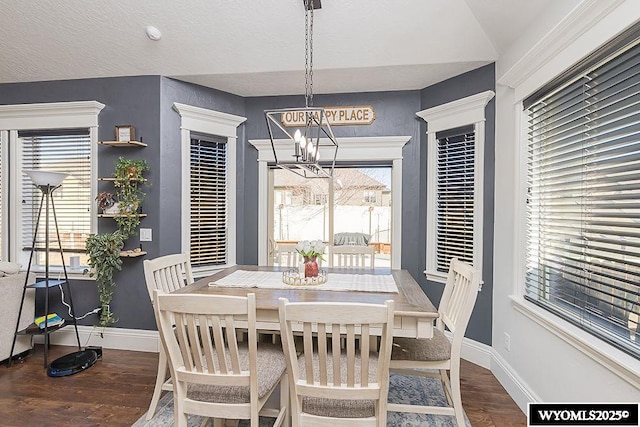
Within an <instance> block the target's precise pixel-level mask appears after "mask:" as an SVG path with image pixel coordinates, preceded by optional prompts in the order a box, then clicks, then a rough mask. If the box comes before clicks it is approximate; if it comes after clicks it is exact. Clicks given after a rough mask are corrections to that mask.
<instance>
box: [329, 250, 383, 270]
mask: <svg viewBox="0 0 640 427" xmlns="http://www.w3.org/2000/svg"><path fill="white" fill-rule="evenodd" d="M367 260H369V266H368V268H370V269H373V268H374V266H375V248H374V247H373V246H331V247H330V248H329V267H340V268H366V267H367Z"/></svg>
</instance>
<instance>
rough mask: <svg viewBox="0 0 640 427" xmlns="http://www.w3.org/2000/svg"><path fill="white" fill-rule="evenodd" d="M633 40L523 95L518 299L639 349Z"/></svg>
mask: <svg viewBox="0 0 640 427" xmlns="http://www.w3.org/2000/svg"><path fill="white" fill-rule="evenodd" d="M639 41H640V40H639V39H638V37H637V34H636V36H635V40H634V41H633V43H631V44H628V43H623V44H621V43H620V42H614V43H613V44H611V45H609V46H605V48H603V49H601V50H600V51H599V52H596V54H594V55H592V56H591V57H590V58H589V59H588V60H587V61H586V62H584V63H582V64H579V65H578V66H576V67H575V68H574V69H573V70H572V71H570V72H568V73H566V74H565V75H563V76H561V77H560V78H558V79H556V80H554V82H552V84H550V85H549V86H548V87H546V88H543V89H542V90H541V91H539V92H538V93H536V94H534V95H532V96H531V97H530V98H528V99H526V100H525V101H524V107H525V114H526V115H527V118H528V120H527V122H528V123H527V135H528V156H527V159H528V160H527V177H528V182H527V192H528V194H527V201H526V203H527V204H526V211H527V244H526V247H527V255H526V282H525V295H524V296H525V298H526V299H527V300H529V301H531V302H533V303H535V304H537V305H539V306H541V307H543V308H544V309H546V310H548V311H551V312H552V313H554V314H556V315H558V316H560V317H562V318H564V319H565V320H567V321H569V322H571V323H573V324H575V325H577V326H578V327H580V328H582V329H584V330H586V331H587V332H589V333H591V334H593V335H595V336H597V337H599V338H601V339H603V340H604V341H606V342H608V343H610V344H612V345H614V346H616V347H618V348H620V349H622V350H623V351H626V352H627V353H630V354H632V355H634V356H635V357H639V356H640V340H639V339H637V330H638V323H640V322H639V316H640V235H638V218H640V207H639V206H640V177H639V176H638V169H639V168H640V45H638V42H639Z"/></svg>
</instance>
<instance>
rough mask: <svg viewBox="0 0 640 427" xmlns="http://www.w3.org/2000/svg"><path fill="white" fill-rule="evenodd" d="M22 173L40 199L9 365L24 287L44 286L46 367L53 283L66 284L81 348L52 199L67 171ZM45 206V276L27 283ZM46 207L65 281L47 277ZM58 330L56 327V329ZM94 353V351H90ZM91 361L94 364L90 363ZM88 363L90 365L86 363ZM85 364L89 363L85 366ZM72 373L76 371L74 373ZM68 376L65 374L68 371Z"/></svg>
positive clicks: (47, 227)
mask: <svg viewBox="0 0 640 427" xmlns="http://www.w3.org/2000/svg"><path fill="white" fill-rule="evenodd" d="M23 172H24V173H25V174H27V175H28V176H29V177H30V178H31V180H32V181H33V184H34V185H35V186H36V187H37V188H38V189H39V190H40V191H41V192H42V198H41V200H40V207H39V208H38V217H37V219H36V225H35V230H34V233H33V241H32V244H31V254H30V255H29V264H28V266H27V273H26V277H25V283H24V287H23V290H22V301H21V303H20V311H19V312H18V321H17V323H16V331H15V334H14V336H13V344H12V345H11V353H10V357H9V365H10V364H11V357H12V356H13V349H14V347H15V343H16V337H17V336H18V334H20V333H21V332H20V331H18V327H19V325H20V316H21V314H22V307H23V305H24V298H25V294H26V291H27V288H30V287H31V288H36V289H39V288H44V289H45V300H44V314H45V320H44V328H43V333H44V366H45V368H47V367H48V365H47V359H48V350H49V334H50V332H52V331H50V329H52V328H53V327H51V326H49V324H48V323H49V322H48V318H47V315H48V314H49V288H50V287H53V286H65V285H66V288H67V295H69V306H70V312H71V316H72V319H71V321H72V323H73V327H74V328H75V334H76V340H77V342H78V350H79V351H78V353H82V352H81V351H80V350H81V347H80V335H79V334H78V325H77V321H76V315H75V311H74V309H73V298H72V297H71V289H70V286H69V277H68V276H67V267H66V266H65V263H64V253H63V250H62V243H61V241H60V231H59V229H58V219H57V216H56V208H55V204H54V202H53V192H54V191H55V190H57V189H58V188H60V187H61V184H62V181H63V180H64V179H65V178H66V177H67V176H68V174H66V173H61V172H53V171H44V170H24V171H23ZM43 205H44V207H45V230H44V236H45V237H44V244H45V267H44V268H45V271H44V279H43V280H40V281H36V283H35V284H33V285H27V281H28V280H29V279H28V278H29V273H30V271H31V263H32V261H33V254H34V252H35V251H36V243H37V241H38V228H39V226H40V220H41V217H42V207H43ZM49 209H51V212H52V214H53V220H54V225H55V228H56V238H57V241H58V248H59V250H60V258H61V260H62V270H63V272H64V281H60V280H52V279H51V278H50V275H49V249H50V247H49V243H50V240H49V229H50V224H49ZM56 329H58V328H56ZM28 330H29V328H27V330H25V331H23V332H24V333H26V334H29V331H28ZM39 332H40V331H38V330H36V331H35V333H39ZM93 353H94V354H95V352H93ZM72 354H75V353H72ZM67 356H71V355H67ZM67 356H63V358H65V357H67ZM61 359H62V358H60V359H57V360H56V361H54V362H52V363H51V365H52V366H53V365H54V364H56V362H57V361H58V360H61ZM92 364H93V363H92ZM89 366H90V365H89ZM87 367H88V366H87ZM49 371H51V367H50V366H49ZM74 373H75V372H74ZM49 374H51V372H49ZM67 375H68V374H67Z"/></svg>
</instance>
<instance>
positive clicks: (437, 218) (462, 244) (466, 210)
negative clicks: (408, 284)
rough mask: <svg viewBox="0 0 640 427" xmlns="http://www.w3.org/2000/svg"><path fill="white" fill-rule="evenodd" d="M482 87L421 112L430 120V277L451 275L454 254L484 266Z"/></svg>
mask: <svg viewBox="0 0 640 427" xmlns="http://www.w3.org/2000/svg"><path fill="white" fill-rule="evenodd" d="M493 96H494V93H493V92H492V91H487V92H482V93H479V94H477V95H472V96H469V97H467V98H463V99H460V100H457V101H453V102H450V103H448V104H443V105H439V106H437V107H433V108H429V109H427V110H423V111H420V112H418V113H417V115H418V116H419V117H421V118H422V119H424V120H425V121H426V122H427V127H428V133H427V162H428V164H427V240H426V242H427V243H426V246H427V259H426V270H425V273H426V275H427V278H428V279H429V280H434V281H438V282H443V283H444V281H445V280H446V277H447V272H448V270H449V262H450V260H451V258H453V257H457V258H458V259H460V260H463V261H466V262H468V263H470V264H472V265H473V266H475V267H476V268H478V269H482V244H483V240H482V239H483V237H482V227H483V217H484V215H483V202H482V198H483V182H484V168H483V165H484V120H485V116H484V111H485V107H486V105H487V103H488V102H489V101H490V100H491V99H492V98H493Z"/></svg>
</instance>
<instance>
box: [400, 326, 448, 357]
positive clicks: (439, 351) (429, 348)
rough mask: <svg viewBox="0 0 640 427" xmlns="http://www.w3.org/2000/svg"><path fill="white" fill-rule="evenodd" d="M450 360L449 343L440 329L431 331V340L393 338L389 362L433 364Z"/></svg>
mask: <svg viewBox="0 0 640 427" xmlns="http://www.w3.org/2000/svg"><path fill="white" fill-rule="evenodd" d="M448 359H451V342H450V341H449V340H448V339H447V337H446V336H445V335H444V333H443V332H442V331H441V330H440V329H434V330H433V338H431V339H417V338H394V339H393V348H392V350H391V360H417V361H425V362H433V361H437V360H448Z"/></svg>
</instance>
